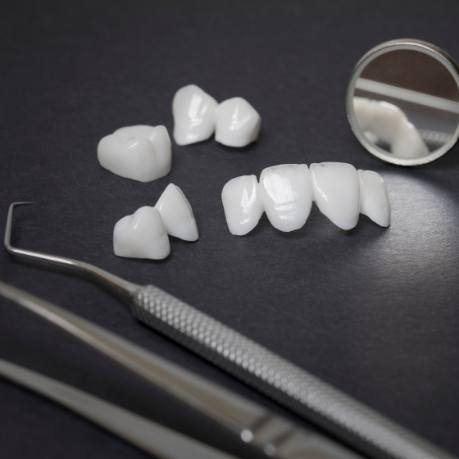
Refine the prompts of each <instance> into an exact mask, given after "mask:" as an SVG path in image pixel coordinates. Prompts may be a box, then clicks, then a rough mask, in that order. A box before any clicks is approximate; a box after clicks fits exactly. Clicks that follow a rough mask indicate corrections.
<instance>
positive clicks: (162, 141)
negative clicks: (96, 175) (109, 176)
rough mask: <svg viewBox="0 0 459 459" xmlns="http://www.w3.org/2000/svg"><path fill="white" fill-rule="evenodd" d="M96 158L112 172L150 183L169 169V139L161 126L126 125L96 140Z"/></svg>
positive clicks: (170, 153)
mask: <svg viewBox="0 0 459 459" xmlns="http://www.w3.org/2000/svg"><path fill="white" fill-rule="evenodd" d="M97 158H98V161H99V164H100V165H101V166H102V167H103V168H105V169H107V170H109V171H110V172H112V173H114V174H116V175H119V176H121V177H124V178H129V179H132V180H137V181H139V182H150V181H152V180H156V179H158V178H160V177H163V176H165V175H167V174H168V173H169V172H170V170H171V162H172V152H171V141H170V138H169V134H168V132H167V129H166V128H165V127H164V126H156V127H154V126H146V125H136V126H126V127H122V128H120V129H117V130H116V131H115V132H113V133H112V134H109V135H107V136H105V137H103V138H102V139H101V140H100V141H99V144H98V145H97Z"/></svg>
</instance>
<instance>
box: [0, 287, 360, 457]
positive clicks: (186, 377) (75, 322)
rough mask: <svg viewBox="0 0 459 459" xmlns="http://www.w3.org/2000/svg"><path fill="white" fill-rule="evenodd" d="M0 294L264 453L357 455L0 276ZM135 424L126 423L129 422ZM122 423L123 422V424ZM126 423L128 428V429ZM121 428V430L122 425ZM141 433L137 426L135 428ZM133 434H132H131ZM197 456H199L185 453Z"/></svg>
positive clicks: (273, 454) (272, 454) (284, 455)
mask: <svg viewBox="0 0 459 459" xmlns="http://www.w3.org/2000/svg"><path fill="white" fill-rule="evenodd" d="M0 297H3V298H6V299H8V300H10V301H12V302H13V303H16V304H17V305H19V306H21V307H23V308H24V309H26V310H27V311H29V312H32V313H34V314H36V315H38V316H39V317H41V318H42V319H45V320H46V321H47V322H49V323H51V324H53V325H55V326H57V327H58V328H60V329H61V330H63V331H65V332H67V333H68V334H70V335H72V336H73V337H75V338H77V339H78V340H80V341H82V342H84V343H85V344H87V345H89V346H90V347H92V348H93V349H95V350H96V351H98V352H100V353H102V354H104V355H105V356H106V357H108V358H110V359H112V360H113V361H115V362H116V363H118V364H119V365H121V366H122V367H124V368H126V369H128V370H130V371H131V372H133V373H135V374H136V375H138V376H140V377H142V378H143V379H144V380H146V381H147V382H149V383H151V384H154V385H155V386H157V387H159V388H161V389H162V390H163V391H164V392H167V393H168V394H170V395H172V396H174V397H175V398H176V399H178V400H180V401H182V402H183V403H185V404H187V405H189V406H191V407H193V408H194V409H195V410H197V411H199V412H200V413H201V414H204V415H205V416H207V417H208V418H210V419H212V420H214V421H215V422H216V423H217V424H218V425H220V426H221V427H223V428H225V429H226V430H228V431H230V432H232V433H234V434H236V436H237V438H238V439H239V440H242V441H243V442H245V443H248V444H250V445H251V446H253V447H254V448H257V449H258V450H259V451H261V452H262V453H264V454H265V455H267V456H269V457H272V458H278V459H309V458H316V457H320V458H321V459H359V457H358V456H356V455H354V454H352V453H350V452H348V451H347V450H345V449H344V448H343V447H341V446H340V445H339V444H338V443H334V442H332V441H331V440H328V439H327V438H326V437H323V436H322V435H319V434H318V433H315V432H313V431H312V430H311V431H308V430H306V429H302V428H300V427H299V426H297V425H294V424H293V423H291V422H290V421H288V420H287V419H284V418H282V417H281V416H277V415H275V414H273V413H271V412H269V411H268V410H266V409H265V408H263V407H261V406H259V405H257V404H255V403H253V402H251V401H249V400H247V399H245V398H243V397H240V396H239V395H236V394H235V393H232V392H230V391H229V390H226V389H224V388H223V387H220V386H218V385H217V384H215V383H212V382H210V381H208V380H206V379H204V378H201V377H200V376H198V375H196V374H194V373H192V372H190V371H187V370H185V369H183V368H180V367H178V366H177V365H175V364H173V363H172V362H168V361H167V360H165V359H163V358H161V357H159V356H157V355H155V354H153V353H151V352H148V351H146V350H145V349H142V348H141V347H139V346H136V345H135V344H133V343H131V342H129V341H127V340H125V339H124V338H121V337H120V336H117V335H115V334H114V333H112V332H110V331H108V330H105V329H104V328H102V327H100V326H98V325H96V324H94V323H92V322H90V321H88V320H86V319H83V318H81V317H79V316H77V315H76V314H72V313H70V312H68V311H66V310H65V309H62V308H60V307H59V306H56V305H53V304H51V303H49V302H47V301H45V300H42V299H40V298H37V297H36V296H34V295H31V294H29V293H27V292H24V291H23V290H20V289H17V288H15V287H13V286H11V285H8V284H5V283H3V282H1V281H0ZM135 425H136V424H134V426H132V428H135ZM123 429H124V427H123ZM130 430H131V429H129V430H128V433H129V432H130ZM124 431H125V432H126V430H124ZM139 435H142V432H140V433H139ZM131 437H132V435H131ZM135 439H138V435H137V434H136V436H135ZM189 457H192V458H194V457H196V458H199V457H200V456H189Z"/></svg>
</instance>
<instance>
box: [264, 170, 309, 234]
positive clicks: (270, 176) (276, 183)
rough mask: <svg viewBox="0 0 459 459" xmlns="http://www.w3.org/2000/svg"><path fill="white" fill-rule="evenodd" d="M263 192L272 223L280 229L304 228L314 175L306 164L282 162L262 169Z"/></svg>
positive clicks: (268, 215)
mask: <svg viewBox="0 0 459 459" xmlns="http://www.w3.org/2000/svg"><path fill="white" fill-rule="evenodd" d="M259 187H260V195H261V200H262V203H263V207H264V209H265V212H266V216H267V217H268V219H269V221H270V222H271V224H272V225H273V226H274V227H275V228H277V229H278V230H280V231H285V232H288V231H294V230H297V229H299V228H301V227H302V226H303V225H304V224H305V223H306V220H307V219H308V216H309V213H310V211H311V206H312V186H311V176H310V173H309V169H308V167H307V166H306V164H281V165H278V166H272V167H267V168H266V169H263V171H262V172H261V176H260V185H259Z"/></svg>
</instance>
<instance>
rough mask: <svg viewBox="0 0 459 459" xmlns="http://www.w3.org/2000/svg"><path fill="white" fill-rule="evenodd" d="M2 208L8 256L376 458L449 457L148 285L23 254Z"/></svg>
mask: <svg viewBox="0 0 459 459" xmlns="http://www.w3.org/2000/svg"><path fill="white" fill-rule="evenodd" d="M22 204H29V203H12V204H11V205H10V208H9V211H8V217H7V222H6V229H5V247H6V250H7V251H8V252H9V253H10V254H11V255H12V256H14V257H16V258H18V259H21V260H25V261H32V260H33V261H36V262H38V263H39V264H44V265H48V266H53V267H57V268H59V269H61V270H66V271H69V272H71V273H78V274H80V275H85V276H87V277H89V278H90V279H91V280H93V281H95V282H97V283H99V284H101V285H102V286H104V287H106V288H107V289H109V290H111V291H112V292H113V293H114V294H116V295H117V296H119V297H120V298H122V299H123V300H125V301H126V302H127V303H128V305H129V306H130V311H131V313H132V315H133V316H134V317H135V318H136V319H138V320H139V321H141V322H143V323H145V324H146V325H148V326H150V327H151V328H153V329H154V330H156V331H158V332H160V333H162V334H164V335H166V336H168V337H170V338H172V339H173V340H175V341H176V342H178V343H180V344H182V345H183V346H185V347H186V348H188V349H190V350H192V351H194V352H195V353H197V354H198V355H200V356H201V357H203V358H205V359H207V360H209V361H210V362H212V363H214V364H215V365H217V366H219V367H220V368H222V369H224V370H226V371H227V372H228V373H230V374H232V375H233V376H235V377H237V378H239V379H240V380H242V381H244V382H246V383H247V384H249V385H250V386H252V387H253V388H255V389H256V390H258V391H260V392H262V393H264V394H265V395H267V396H268V397H270V398H271V399H273V400H275V401H277V402H278V403H279V404H281V405H283V406H285V407H287V408H289V409H291V410H292V411H293V412H295V413H297V414H299V415H300V416H303V417H304V418H306V419H308V420H310V421H312V422H314V423H316V424H317V425H319V426H320V427H322V428H323V429H325V430H327V431H328V432H330V433H332V434H334V435H336V436H337V437H339V438H341V439H342V440H343V441H344V442H345V443H347V444H350V445H352V446H353V447H354V448H355V449H357V450H358V451H360V452H362V453H364V454H368V455H370V456H371V457H374V458H377V459H452V458H453V456H452V455H450V454H448V453H446V452H444V451H442V450H440V449H439V448H437V447H436V446H434V445H432V444H430V443H428V442H427V441H425V440H423V439H421V438H420V437H418V436H417V435H416V434H414V433H412V432H410V431H409V430H407V429H405V428H403V427H401V426H400V425H398V424H396V423H395V422H393V421H391V420H389V419H388V418H386V417H384V416H383V415H381V414H379V413H378V412H376V411H374V410H372V409H371V408H369V407H367V406H366V405H364V404H363V403H361V402H359V401H357V400H355V399H353V398H351V397H350V396H348V395H347V394H345V393H343V392H341V391H339V390H338V389H336V388H334V387H332V386H331V385H329V384H328V383H326V382H323V381H321V380H320V379H319V378H317V377H316V376H314V375H312V374H310V373H309V372H307V371H305V370H303V369H301V368H300V367H298V366H296V365H294V364H293V363H291V362H289V361H288V360H286V359H284V358H283V357H281V356H279V355H277V354H275V353H273V352H272V351H270V350H268V349H266V348H265V347H263V346H261V345H259V344H257V343H256V342H254V341H252V340H251V339H249V338H247V337H245V336H243V335H242V334H240V333H238V332H237V331H235V330H233V329H231V328H230V327H228V326H226V325H224V324H222V323H221V322H218V321H217V320H215V319H213V318H212V317H210V316H208V315H206V314H204V313H202V312H200V311H199V310H198V309H196V308H194V307H192V306H190V305H188V304H187V303H185V302H183V301H181V300H179V299H177V298H175V297H174V296H172V295H171V294H169V293H167V292H165V291H163V290H161V289H160V288H158V287H156V286H154V285H147V286H141V285H136V284H134V283H131V282H128V281H126V280H124V279H121V278H119V277H117V276H115V275H114V274H111V273H109V272H107V271H105V270H103V269H101V268H98V267H96V266H94V265H92V264H89V263H86V262H82V261H78V260H74V259H70V258H66V257H60V256H55V255H48V254H44V253H40V252H34V251H30V250H25V249H21V248H18V247H15V246H13V245H12V243H11V233H12V229H13V220H14V209H15V207H17V206H18V205H22Z"/></svg>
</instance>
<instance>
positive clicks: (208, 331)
mask: <svg viewBox="0 0 459 459" xmlns="http://www.w3.org/2000/svg"><path fill="white" fill-rule="evenodd" d="M132 312H133V314H134V316H135V317H136V318H137V319H138V320H140V321H142V322H144V323H145V324H147V325H149V326H151V327H152V328H154V329H155V330H157V331H159V332H161V333H163V334H165V335H167V336H169V337H170V338H172V339H174V340H175V341H177V342H178V343H180V344H182V345H184V346H186V347H187V348H189V349H191V350H193V351H194V352H196V353H197V354H199V355H200V356H202V357H204V358H206V359H208V360H210V361H211V362H213V363H215V364H216V365H217V366H219V367H221V368H223V369H224V370H226V371H228V372H229V373H230V374H232V375H233V376H235V377H237V378H239V379H241V380H243V381H244V382H246V383H248V384H249V385H251V386H252V387H254V388H255V389H257V390H259V391H261V392H263V393H264V394H266V395H268V396H269V397H271V398H272V399H274V400H275V401H277V402H278V403H280V404H282V405H284V406H286V407H288V408H289V409H291V410H292V411H294V412H296V413H297V414H299V415H301V416H303V417H305V418H307V419H309V420H312V421H313V422H315V423H317V424H318V425H320V426H322V427H325V428H326V429H328V430H330V431H332V432H333V433H334V434H335V435H337V436H339V437H340V438H342V439H343V440H344V441H345V442H346V443H348V444H351V445H353V446H354V447H356V448H357V449H358V450H359V451H361V452H363V453H367V454H369V455H370V456H371V457H376V458H380V459H389V458H390V459H447V458H449V459H452V458H453V456H450V455H448V454H447V453H445V452H443V451H441V450H439V449H437V448H436V447H435V446H433V445H431V444H429V443H427V442H425V441H423V440H422V439H420V438H419V437H417V436H416V435H414V434H413V433H411V432H409V431H407V430H405V429H404V428H402V427H400V426H399V425H397V424H395V423H393V422H392V421H390V420H388V419H387V418H384V417H383V416H381V415H380V414H378V413H377V412H375V411H373V410H371V409H370V408H368V407H366V406H365V405H363V404H361V403H360V402H358V401H356V400H354V399H352V398H351V397H349V396H347V395H346V394H344V393H342V392H340V391H339V390H337V389H335V388H333V387H332V386H330V385H329V384H327V383H324V382H322V381H321V380H319V379H318V378H316V377H315V376H313V375H311V374H309V373H308V372H306V371H304V370H302V369H301V368H299V367H298V366H296V365H293V364H292V363H290V362H289V361H287V360H286V359H284V358H282V357H280V356H278V355H276V354H274V353H273V352H271V351H269V350H268V349H266V348H264V347H262V346H260V345H258V344H257V343H255V342H254V341H252V340H250V339H248V338H246V337H245V336H243V335H241V334H240V333H238V332H236V331H234V330H232V329H231V328H229V327H227V326H225V325H224V324H222V323H220V322H218V321H217V320H215V319H212V318H211V317H209V316H208V315H206V314H203V313H202V312H200V311H198V310H197V309H195V308H193V307H192V306H190V305H188V304H186V303H184V302H183V301H180V300H178V299H177V298H175V297H173V296H172V295H170V294H168V293H166V292H164V291H162V290H161V289H159V288H157V287H154V286H147V287H142V288H141V289H139V291H138V292H137V294H136V296H135V298H134V306H133V311H132Z"/></svg>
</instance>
